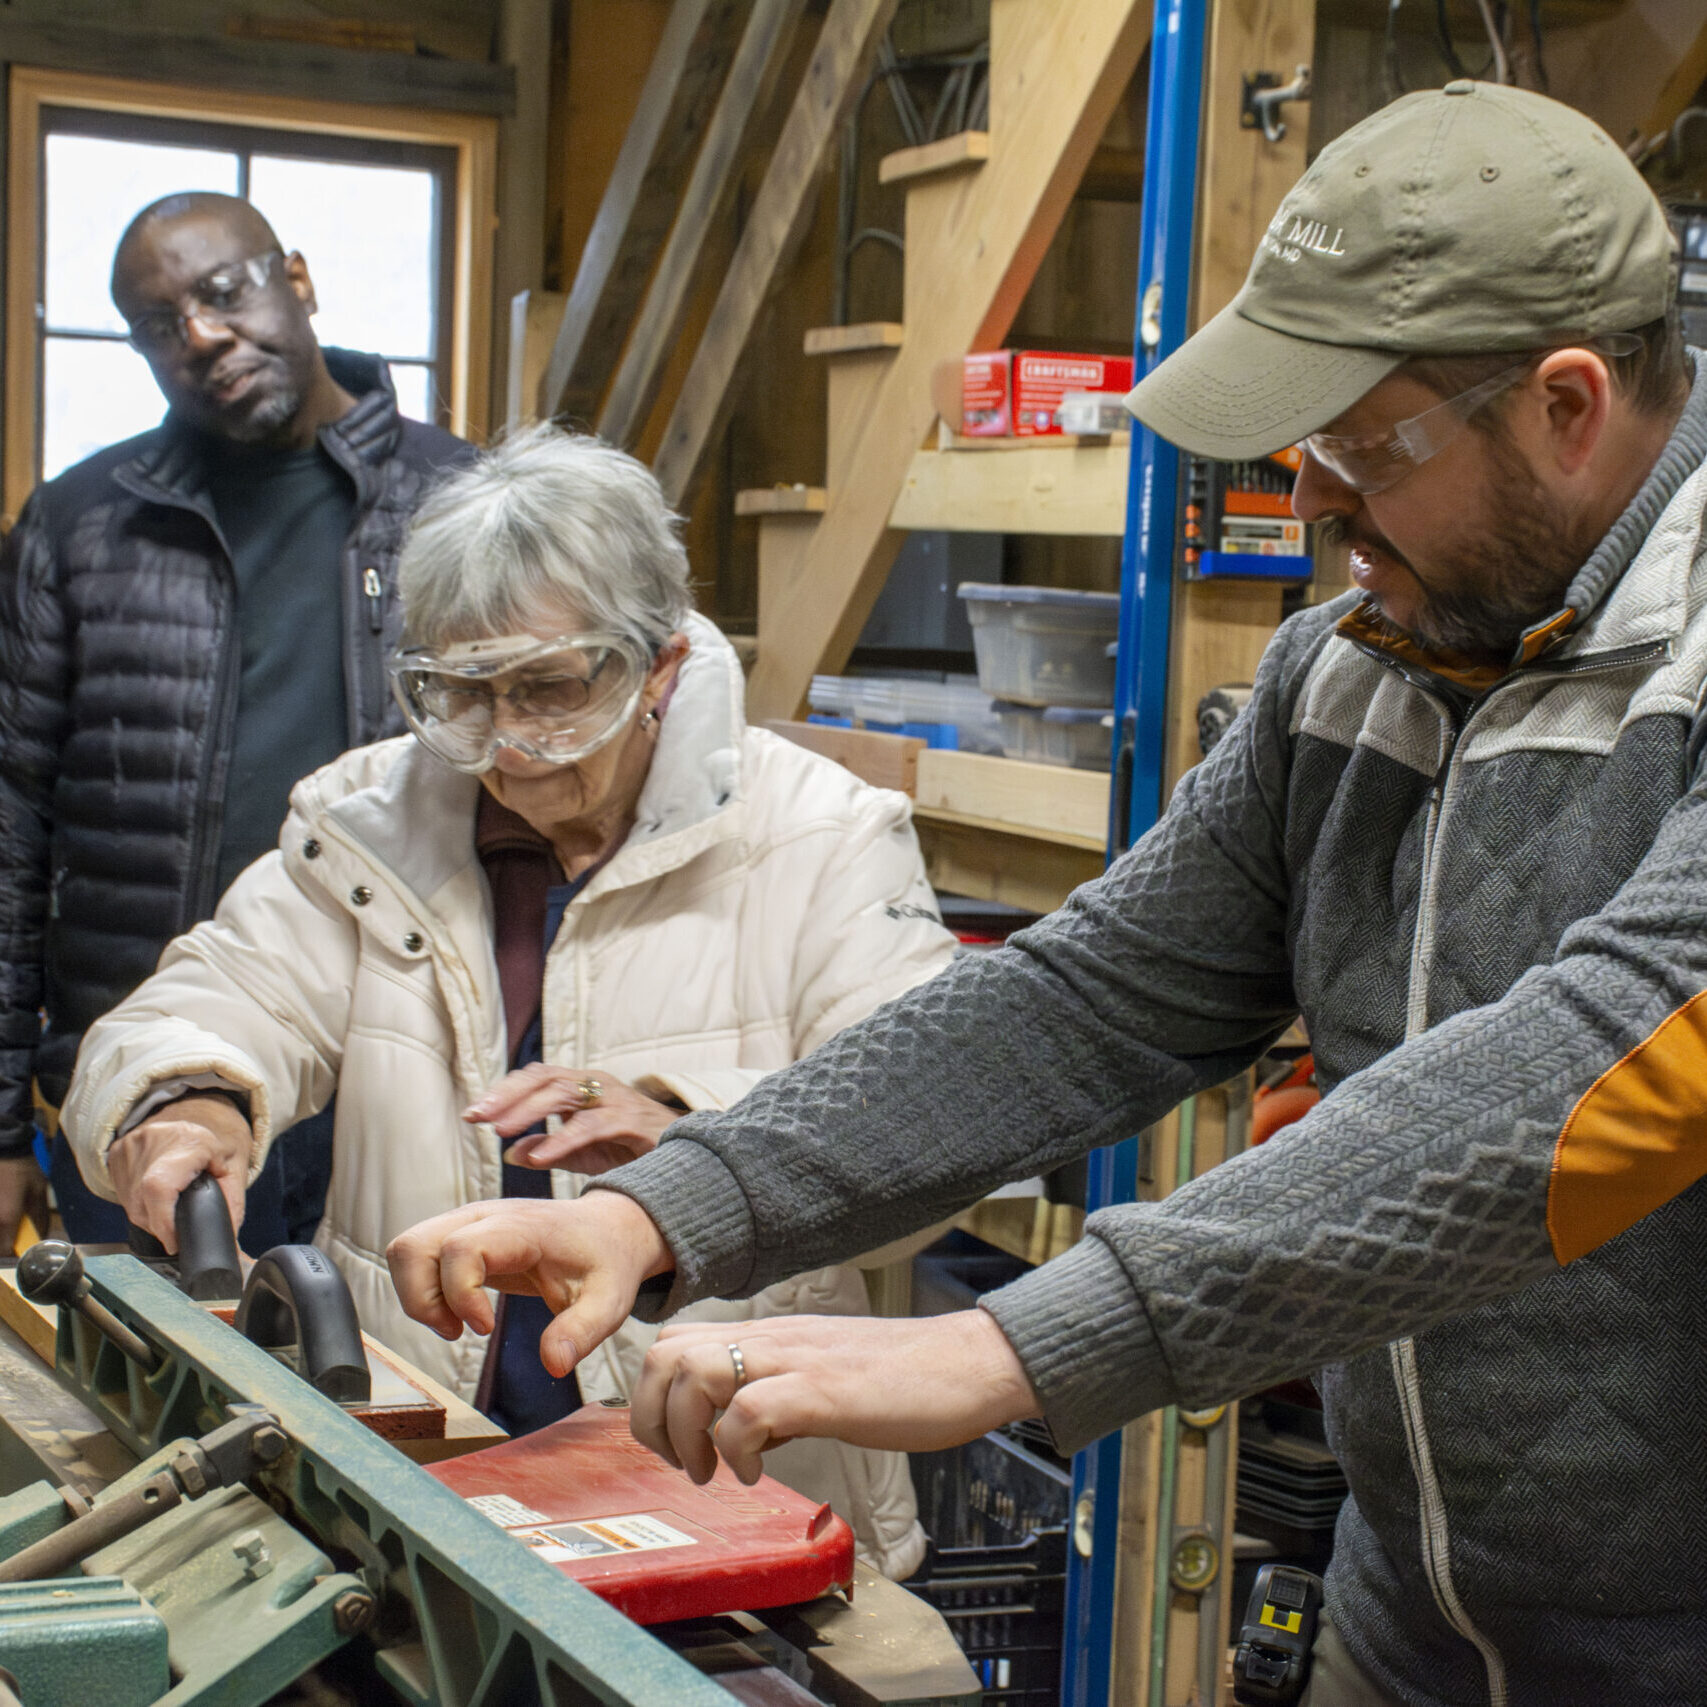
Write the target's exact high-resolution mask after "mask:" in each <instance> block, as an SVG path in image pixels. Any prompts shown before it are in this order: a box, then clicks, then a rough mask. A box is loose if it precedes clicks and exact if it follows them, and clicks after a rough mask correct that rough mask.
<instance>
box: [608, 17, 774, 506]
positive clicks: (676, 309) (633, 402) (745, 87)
mask: <svg viewBox="0 0 1707 1707" xmlns="http://www.w3.org/2000/svg"><path fill="white" fill-rule="evenodd" d="M804 4H805V0H754V4H753V9H752V13H751V15H750V16H749V17H748V19H747V27H746V29H745V30H744V31H743V32H742V35H741V45H740V46H739V47H738V48H737V49H736V50H735V58H734V60H733V61H732V62H731V64H730V67H729V76H728V79H727V80H726V81H725V83H724V85H723V92H722V94H721V95H720V96H719V97H718V100H717V110H716V111H715V112H714V113H713V114H712V116H711V123H710V125H709V126H707V128H706V133H705V141H704V143H703V144H702V145H701V147H700V151H699V157H698V158H697V159H696V160H695V161H694V164H693V171H692V173H691V174H690V175H689V178H688V183H687V188H686V189H685V190H684V191H683V192H682V200H681V206H680V208H679V209H678V211H677V213H676V219H675V223H674V224H673V225H672V226H671V227H670V235H669V238H668V240H667V241H666V243H665V244H664V252H663V254H662V255H660V256H659V258H658V268H657V271H656V272H655V273H654V274H653V275H652V282H651V284H650V286H649V287H648V288H647V291H646V297H645V300H644V301H643V302H642V303H641V305H640V312H639V314H638V315H637V316H636V317H635V321H634V329H633V331H632V332H631V333H630V334H629V339H628V345H627V347H626V348H625V349H624V350H623V352H622V360H621V362H620V363H619V364H618V366H617V370H616V374H615V376H614V377H613V378H612V380H611V382H610V390H609V392H608V393H607V394H606V396H605V400H604V403H603V405H602V407H601V408H600V410H599V418H598V419H599V434H600V436H601V437H603V438H606V439H609V440H610V442H611V443H612V444H617V445H622V446H623V447H624V448H626V449H630V450H631V449H633V448H634V446H635V444H636V443H637V442H638V440H639V438H640V434H641V431H642V430H643V429H644V427H645V425H646V418H647V416H648V415H650V414H651V412H652V405H653V404H654V403H656V402H657V400H658V389H659V387H660V385H661V384H662V383H663V379H664V369H665V367H666V366H667V365H668V363H669V360H670V357H671V356H672V355H673V354H674V353H675V348H676V343H677V340H678V339H679V337H680V336H681V331H682V325H683V322H684V321H685V319H686V318H687V312H688V305H689V293H690V292H691V290H692V288H693V283H694V279H695V276H696V274H697V272H698V268H699V263H700V256H701V253H702V252H703V250H704V248H705V244H706V240H707V238H708V237H709V236H710V235H711V233H712V231H713V230H714V229H715V228H716V227H717V226H718V225H719V224H720V223H721V221H722V220H723V219H724V218H725V216H726V215H727V214H728V212H729V210H730V208H731V207H732V206H733V205H734V198H735V189H736V185H737V183H738V182H739V180H740V174H741V168H742V165H743V164H744V163H745V160H746V155H747V150H748V148H749V146H750V145H751V142H752V138H753V134H754V131H755V128H756V126H757V124H758V121H759V119H760V118H761V117H762V115H763V113H764V111H765V109H766V107H768V106H769V105H770V101H771V97H772V95H773V94H774V93H775V92H776V87H777V82H778V79H779V78H780V77H781V75H782V68H783V65H784V63H785V62H786V60H787V58H788V49H789V44H790V43H791V42H792V41H793V39H794V29H795V26H796V24H798V23H799V21H800V14H801V11H802V9H803V7H804ZM666 492H667V495H668V496H669V497H670V499H671V501H672V502H676V501H677V500H678V498H679V494H676V493H670V492H668V488H666Z"/></svg>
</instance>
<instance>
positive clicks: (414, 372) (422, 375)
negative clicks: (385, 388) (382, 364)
mask: <svg viewBox="0 0 1707 1707" xmlns="http://www.w3.org/2000/svg"><path fill="white" fill-rule="evenodd" d="M391 383H392V384H393V385H394V386H395V387H396V388H397V408H398V411H399V413H401V414H404V415H407V416H408V417H409V419H410V420H411V421H436V420H437V419H438V414H437V411H436V410H435V409H434V407H433V370H432V369H431V368H430V367H421V366H417V365H415V364H414V363H405V362H393V363H392V364H391Z"/></svg>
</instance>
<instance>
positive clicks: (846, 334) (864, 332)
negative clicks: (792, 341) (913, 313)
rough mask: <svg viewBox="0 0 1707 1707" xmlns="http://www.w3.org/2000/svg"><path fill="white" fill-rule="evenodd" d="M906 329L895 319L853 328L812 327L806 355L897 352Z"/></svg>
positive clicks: (870, 322)
mask: <svg viewBox="0 0 1707 1707" xmlns="http://www.w3.org/2000/svg"><path fill="white" fill-rule="evenodd" d="M905 330H906V328H905V327H903V326H902V325H901V323H900V321H898V320H865V321H862V322H860V323H859V324H858V325H854V326H814V327H813V328H812V329H811V330H810V331H809V332H808V333H807V334H806V353H807V355H809V356H847V355H855V354H858V353H861V352H863V351H866V350H898V349H900V347H901V338H902V335H903V333H904V332H905Z"/></svg>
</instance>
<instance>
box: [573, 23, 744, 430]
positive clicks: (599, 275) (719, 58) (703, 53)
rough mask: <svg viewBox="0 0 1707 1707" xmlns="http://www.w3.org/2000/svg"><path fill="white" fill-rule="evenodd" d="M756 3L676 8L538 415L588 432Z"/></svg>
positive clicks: (584, 260) (614, 175)
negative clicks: (739, 36)
mask: <svg viewBox="0 0 1707 1707" xmlns="http://www.w3.org/2000/svg"><path fill="white" fill-rule="evenodd" d="M749 5H750V0H675V4H674V5H673V6H672V7H671V8H670V16H669V20H668V22H667V23H666V24H665V26H664V33H663V36H662V37H661V38H660V40H659V43H658V50H657V52H656V53H655V54H654V55H653V56H652V65H651V69H650V70H649V71H648V72H647V74H646V82H645V85H644V87H643V88H642V89H641V91H640V100H639V103H638V105H637V106H636V108H635V112H634V117H633V119H632V121H631V122H630V124H629V126H628V130H627V132H626V133H625V135H624V137H623V141H622V149H621V152H620V153H619V154H618V155H617V157H616V165H615V166H614V167H613V168H612V170H611V175H610V181H609V183H608V184H607V185H606V186H605V193H604V196H603V199H602V200H601V201H600V203H599V211H598V215H597V217H596V218H595V219H594V221H593V228H592V230H591V231H590V232H589V233H588V235H587V241H586V244H585V246H584V247H583V249H582V251H581V259H580V264H579V265H578V266H577V267H576V269H575V279H574V283H573V285H572V287H571V289H570V292H569V300H568V302H567V303H566V304H565V306H564V310H563V322H562V325H561V326H560V327H559V328H558V332H557V339H556V343H555V345H554V347H553V349H552V353H551V362H550V365H549V366H548V368H547V369H546V374H545V378H544V380H543V381H542V382H541V385H540V397H539V412H540V414H541V415H542V416H546V415H566V416H568V417H569V418H570V419H571V420H574V421H578V422H581V423H583V424H585V423H588V422H591V421H592V420H593V418H594V416H595V415H596V414H597V413H598V407H599V399H600V398H601V397H602V396H603V395H604V389H605V385H606V383H607V381H608V380H609V379H610V376H611V372H612V370H613V369H614V368H615V366H616V361H617V356H618V355H619V354H620V353H621V350H622V343H623V338H624V335H625V334H626V332H627V330H628V326H629V322H630V320H631V319H632V318H633V315H634V310H635V305H636V303H638V302H639V300H640V295H641V292H642V291H643V290H644V288H645V285H646V280H647V278H648V277H649V276H650V274H651V272H652V265H653V262H654V261H656V260H657V258H658V251H659V249H660V248H661V247H662V246H663V242H664V238H665V236H666V235H667V234H668V232H669V229H670V224H671V221H672V220H673V219H674V218H675V214H676V203H677V200H678V198H679V196H680V195H681V190H682V185H683V184H684V183H685V182H686V181H687V176H688V170H689V167H690V166H691V164H692V162H693V158H694V152H695V149H696V147H697V146H698V143H699V139H700V138H701V136H703V135H704V132H705V126H706V123H707V121H708V120H709V119H710V116H711V110H712V107H713V105H714V104H715V102H716V100H717V95H718V91H719V90H720V89H721V88H722V87H723V74H724V72H725V71H726V70H727V68H728V65H729V59H730V56H731V55H732V54H733V53H734V51H735V40H736V33H737V31H738V30H739V28H740V26H741V23H742V21H743V19H744V18H745V16H746V13H747V10H748V7H749Z"/></svg>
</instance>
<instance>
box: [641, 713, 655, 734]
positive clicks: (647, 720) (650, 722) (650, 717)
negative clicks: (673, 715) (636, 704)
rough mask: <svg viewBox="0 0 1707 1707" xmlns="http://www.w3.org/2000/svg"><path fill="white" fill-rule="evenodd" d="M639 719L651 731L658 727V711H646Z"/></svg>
mask: <svg viewBox="0 0 1707 1707" xmlns="http://www.w3.org/2000/svg"><path fill="white" fill-rule="evenodd" d="M640 721H641V722H642V723H643V724H644V725H645V726H646V728H647V729H649V730H651V731H653V732H654V733H655V732H656V731H657V729H658V713H657V712H656V711H649V712H647V713H646V715H645V716H644V717H642V718H641V719H640Z"/></svg>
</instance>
